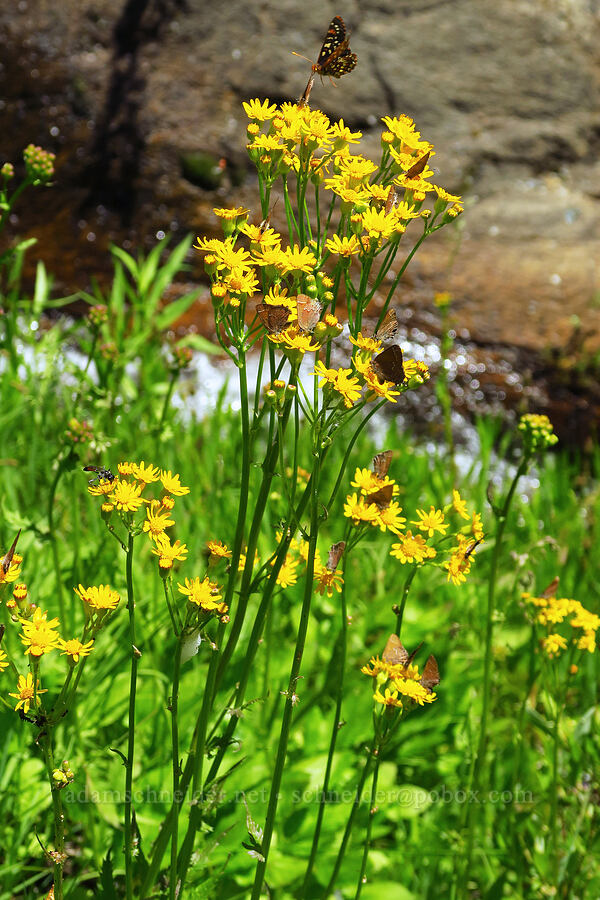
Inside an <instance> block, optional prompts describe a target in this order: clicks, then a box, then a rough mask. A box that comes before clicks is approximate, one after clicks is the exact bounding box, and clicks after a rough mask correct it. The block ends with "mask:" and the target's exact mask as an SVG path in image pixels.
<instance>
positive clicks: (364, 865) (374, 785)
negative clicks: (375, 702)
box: [354, 753, 381, 900]
mask: <svg viewBox="0 0 600 900" xmlns="http://www.w3.org/2000/svg"><path fill="white" fill-rule="evenodd" d="M380 761H381V755H380V754H379V753H378V754H377V756H376V758H375V768H374V770H373V781H372V784H371V803H370V806H369V818H368V821H367V833H366V835H365V847H364V850H363V856H362V862H361V865H360V872H359V875H358V881H357V883H356V894H355V895H354V900H360V894H361V891H362V888H363V884H365V883H366V881H367V876H366V872H367V861H368V859H369V848H370V846H371V832H372V830H373V819H374V818H375V813H376V812H377V808H376V804H375V800H376V798H377V778H378V776H379V763H380Z"/></svg>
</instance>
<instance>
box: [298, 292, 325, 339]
mask: <svg viewBox="0 0 600 900" xmlns="http://www.w3.org/2000/svg"><path fill="white" fill-rule="evenodd" d="M296 305H297V307H298V325H299V326H300V328H301V329H302V331H312V330H313V328H314V327H315V325H316V324H317V322H318V321H319V319H320V318H321V304H320V303H319V301H318V300H313V299H312V298H311V297H308V296H307V295H306V294H298V296H297V297H296Z"/></svg>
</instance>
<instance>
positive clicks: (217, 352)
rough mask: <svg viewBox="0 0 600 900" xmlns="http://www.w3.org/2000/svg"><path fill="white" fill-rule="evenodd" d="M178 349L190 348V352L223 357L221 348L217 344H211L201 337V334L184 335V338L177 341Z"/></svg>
mask: <svg viewBox="0 0 600 900" xmlns="http://www.w3.org/2000/svg"><path fill="white" fill-rule="evenodd" d="M177 346H178V347H191V348H192V350H198V351H200V353H206V354H207V355H208V356H223V348H222V347H220V346H219V345H218V344H213V343H212V341H209V340H208V338H205V337H202V335H201V334H186V336H185V337H184V338H182V339H181V340H180V341H177Z"/></svg>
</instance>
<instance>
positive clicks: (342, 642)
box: [302, 565, 348, 897]
mask: <svg viewBox="0 0 600 900" xmlns="http://www.w3.org/2000/svg"><path fill="white" fill-rule="evenodd" d="M344 568H345V569H346V570H347V565H346V566H345V567H344ZM344 574H345V573H344ZM340 607H341V617H342V622H341V629H340V634H339V638H338V642H337V646H335V647H334V649H333V653H332V657H333V656H335V654H336V653H338V652H339V654H340V657H339V677H338V684H337V696H336V702H335V713H334V716H333V724H332V728H331V738H330V739H329V753H328V754H327V765H326V767H325V776H324V778H323V787H322V789H321V795H320V797H319V809H318V811H317V821H316V824H315V831H314V834H313V842H312V847H311V850H310V856H309V859H308V865H307V867H306V874H305V876H304V883H303V886H302V896H303V897H308V896H309V895H308V889H309V883H310V878H311V875H312V871H313V868H314V865H315V861H316V858H317V851H318V849H319V840H320V838H321V828H322V825H323V816H324V815H325V803H326V802H327V800H326V798H327V794H328V791H329V780H330V778H331V769H332V767H333V757H334V754H335V746H336V743H337V737H338V734H339V733H340V727H341V716H342V700H343V692H344V673H345V669H346V650H347V642H348V609H347V604H346V583H345V581H344V582H342V592H341V594H340ZM338 647H339V651H338Z"/></svg>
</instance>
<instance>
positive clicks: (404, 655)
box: [381, 634, 408, 666]
mask: <svg viewBox="0 0 600 900" xmlns="http://www.w3.org/2000/svg"><path fill="white" fill-rule="evenodd" d="M381 658H382V660H383V661H384V663H387V664H388V665H389V666H405V665H406V661H407V660H408V651H407V649H406V647H405V646H404V644H403V643H402V641H401V640H400V638H399V637H398V635H397V634H390V636H389V638H388V639H387V643H386V645H385V650H384V651H383V653H382V655H381Z"/></svg>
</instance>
